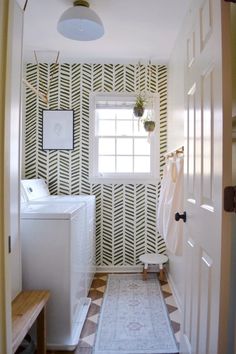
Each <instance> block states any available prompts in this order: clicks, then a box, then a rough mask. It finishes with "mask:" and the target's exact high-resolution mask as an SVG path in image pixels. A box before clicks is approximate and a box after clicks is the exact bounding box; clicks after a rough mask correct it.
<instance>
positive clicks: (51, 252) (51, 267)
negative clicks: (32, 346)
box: [20, 203, 90, 350]
mask: <svg viewBox="0 0 236 354" xmlns="http://www.w3.org/2000/svg"><path fill="white" fill-rule="evenodd" d="M85 220H86V206H85V204H84V203H76V204H73V203H38V204H22V207H21V225H20V230H21V243H22V274H23V277H22V278H23V289H25V290H26V289H28V290H29V289H48V290H50V292H51V297H50V299H49V302H48V306H47V346H48V348H49V349H59V350H73V349H74V348H75V347H76V346H77V344H78V342H79V336H80V332H81V329H82V326H83V323H84V320H85V318H86V314H87V310H88V308H89V305H90V299H88V298H87V289H86V269H85V260H84V247H85V243H86V232H85V230H86V222H85Z"/></svg>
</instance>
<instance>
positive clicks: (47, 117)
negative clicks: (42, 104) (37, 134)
mask: <svg viewBox="0 0 236 354" xmlns="http://www.w3.org/2000/svg"><path fill="white" fill-rule="evenodd" d="M73 149H74V111H73V110H43V150H73Z"/></svg>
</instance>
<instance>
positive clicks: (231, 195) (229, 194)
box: [224, 186, 236, 213]
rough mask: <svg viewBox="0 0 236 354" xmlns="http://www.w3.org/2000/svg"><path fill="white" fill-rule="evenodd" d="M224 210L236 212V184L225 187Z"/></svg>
mask: <svg viewBox="0 0 236 354" xmlns="http://www.w3.org/2000/svg"><path fill="white" fill-rule="evenodd" d="M224 210H225V211H228V212H231V213H236V186H230V187H225V189H224Z"/></svg>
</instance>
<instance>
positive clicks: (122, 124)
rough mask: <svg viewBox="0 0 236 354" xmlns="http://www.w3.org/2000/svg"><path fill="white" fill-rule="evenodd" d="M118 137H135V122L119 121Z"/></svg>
mask: <svg viewBox="0 0 236 354" xmlns="http://www.w3.org/2000/svg"><path fill="white" fill-rule="evenodd" d="M116 124H117V131H116V132H117V135H128V136H130V135H131V136H132V135H133V122H132V121H131V120H127V121H124V120H118V121H117V123H116Z"/></svg>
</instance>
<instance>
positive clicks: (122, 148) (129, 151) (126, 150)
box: [117, 138, 133, 155]
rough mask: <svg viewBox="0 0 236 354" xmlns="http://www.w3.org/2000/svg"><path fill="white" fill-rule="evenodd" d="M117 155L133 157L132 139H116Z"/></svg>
mask: <svg viewBox="0 0 236 354" xmlns="http://www.w3.org/2000/svg"><path fill="white" fill-rule="evenodd" d="M117 155H133V139H122V138H120V139H119V138H118V139H117Z"/></svg>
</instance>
